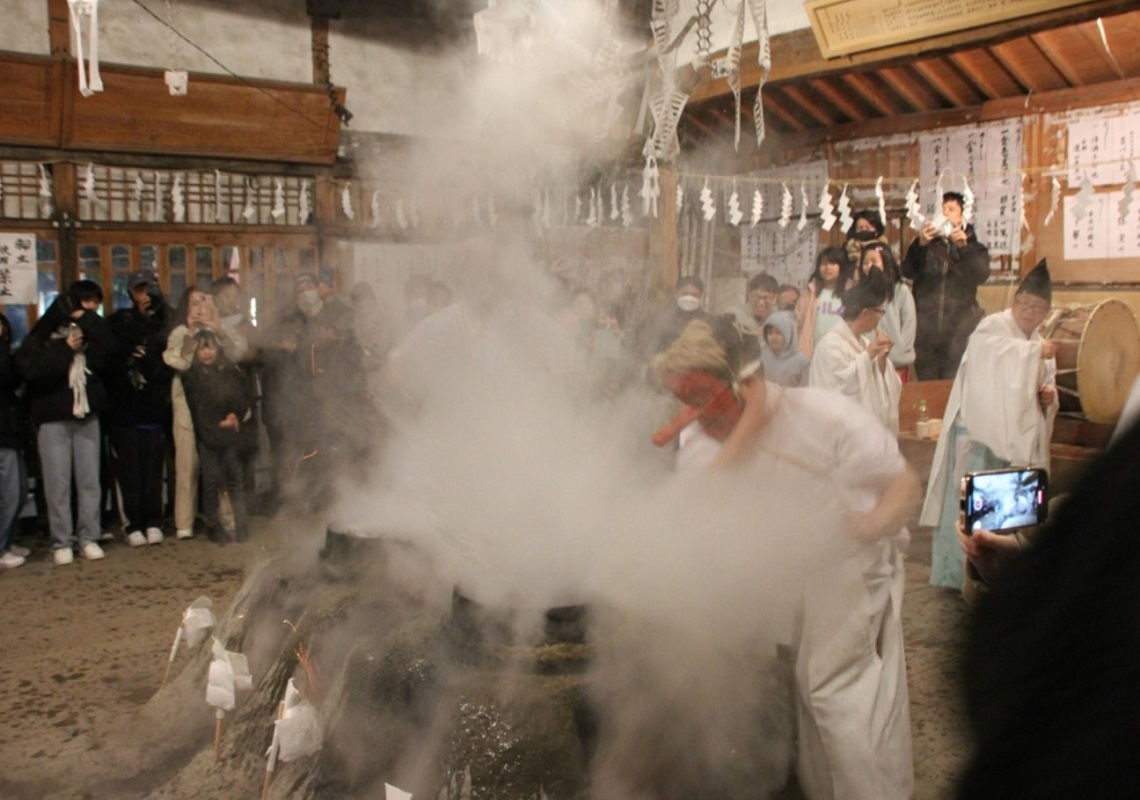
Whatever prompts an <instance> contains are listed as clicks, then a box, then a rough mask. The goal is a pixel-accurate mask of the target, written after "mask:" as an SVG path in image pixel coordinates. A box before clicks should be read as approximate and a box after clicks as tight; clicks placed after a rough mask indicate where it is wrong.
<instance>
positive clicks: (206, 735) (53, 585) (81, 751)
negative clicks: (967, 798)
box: [0, 518, 967, 800]
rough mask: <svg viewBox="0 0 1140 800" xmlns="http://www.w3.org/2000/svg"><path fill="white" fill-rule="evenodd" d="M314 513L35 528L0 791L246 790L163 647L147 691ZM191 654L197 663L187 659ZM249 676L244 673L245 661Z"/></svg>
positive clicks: (940, 734) (921, 792)
mask: <svg viewBox="0 0 1140 800" xmlns="http://www.w3.org/2000/svg"><path fill="white" fill-rule="evenodd" d="M322 530H323V529H322V527H321V523H320V521H319V520H315V519H295V518H289V519H288V520H287V521H283V520H281V519H279V520H275V521H269V520H265V519H254V521H253V535H252V538H251V540H250V541H249V542H246V543H242V544H231V545H228V546H226V547H218V546H216V545H214V544H211V543H210V542H208V541H206V540H205V539H203V538H195V539H192V540H188V541H174V540H173V539H172V538H168V539H167V540H166V542H164V543H163V544H161V545H156V546H149V547H145V548H137V549H132V548H129V547H127V546H125V545H124V544H122V543H118V542H112V543H109V544H107V545H106V548H105V549H106V551H107V557H106V559H104V560H102V561H97V562H87V561H84V560H82V559H81V558H77V560H76V561H75V563H74V564H72V565H70V566H67V567H56V566H54V565H53V564H52V561H51V553H50V551H49V549H48V543H47V540H46V538H44V537H35V538H33V537H28V536H25V537H24V538H22V539H20V540H19V543H21V544H24V545H25V546H29V547H31V548H32V549H33V553H32V556H31V557H30V558H29V560H28V564H26V565H25V566H23V567H20V568H18V569H14V570H8V571H5V572H0V630H2V631H3V642H4V650H5V658H4V659H3V661H2V662H0V697H2V698H3V699H4V701H3V702H4V708H5V711H6V712H7V713H6V714H5V724H4V725H3V726H2V727H0V798H4V800H25V798H26V799H27V800H32V799H33V798H35V799H36V800H39V799H40V798H58V799H59V800H65V799H66V800H75V799H76V798H96V797H98V798H138V797H151V798H164V800H190V799H191V798H199V797H215V796H232V797H246V796H248V797H256V796H257V795H258V789H259V788H260V776H259V775H256V774H254V775H251V776H249V781H248V783H247V784H246V785H242V786H237V785H229V786H228V789H229V790H230V791H227V792H225V793H223V794H217V790H216V788H214V787H211V788H210V789H208V790H207V789H206V785H207V784H209V783H210V781H209V780H208V778H209V777H210V772H211V770H212V769H213V758H212V753H211V739H212V735H211V733H212V726H211V723H210V718H211V717H210V710H209V709H208V708H207V707H206V706H205V703H204V690H203V687H201V686H198V685H197V684H196V682H195V681H194V678H195V676H196V674H200V673H201V672H202V670H201V669H200V668H199V669H197V670H195V669H187V666H188V665H190V664H191V659H192V658H198V659H201V658H203V657H204V653H200V654H198V655H197V656H192V655H191V654H189V653H188V652H187V651H186V650H185V648H183V649H181V650H180V651H179V653H178V656H177V660H176V662H175V668H174V670H173V671H172V679H171V682H170V684H169V685H168V686H167V687H166V688H165V689H163V690H162V691H161V692H160V691H159V687H160V684H161V683H162V680H163V673H164V671H165V667H166V663H167V657H168V654H169V651H170V646H171V643H172V640H173V637H174V634H175V631H176V630H177V628H178V625H179V623H180V621H181V618H182V613H183V611H184V610H185V609H186V607H187V606H188V605H189V604H190V602H191V601H193V600H194V599H195V598H197V597H198V596H199V595H205V596H207V597H209V598H210V599H211V600H212V601H213V603H214V606H215V611H216V613H217V614H218V615H219V617H221V615H222V613H223V612H224V611H225V610H226V609H227V608H228V607H229V606H230V605H231V603H232V602H233V600H234V598H235V596H237V595H238V593H239V590H240V589H241V587H242V585H243V582H244V580H245V577H246V576H247V575H248V574H249V573H250V571H251V570H253V569H255V568H257V566H258V565H259V564H262V563H265V562H266V561H267V559H269V558H271V557H273V556H280V555H282V554H287V556H288V557H289V558H310V557H314V556H315V553H316V551H317V550H318V549H319V547H320V546H321V544H322V542H323V535H322ZM928 553H929V535H928V534H923V533H920V534H919V535H918V536H917V537H916V540H915V543H914V548H913V550H912V554H911V561H910V566H909V568H908V582H907V599H906V602H905V603H904V611H905V627H906V638H907V651H908V672H909V674H910V692H911V708H912V724H913V729H914V742H915V751H914V761H915V768H916V791H915V797H916V798H930V799H931V800H933V799H934V798H943V797H948V796H951V795H952V793H953V788H952V787H953V781H954V778H955V775H956V774H957V772H958V770H959V769H960V766H961V763H962V760H963V758H964V757H965V755H966V750H967V739H966V735H965V732H964V726H963V724H962V714H961V704H960V700H959V698H958V694H957V690H956V688H955V687H956V684H955V669H956V664H957V659H956V654H957V648H958V647H959V640H960V630H961V628H962V625H963V624H964V621H965V614H964V611H963V609H962V608H961V600H960V599H959V598H958V597H957V596H956V595H954V594H953V593H950V592H945V591H943V590H936V589H932V588H931V587H929V586H928V585H926V579H927V576H928V575H929V567H927V566H926V562H927V559H928ZM198 666H199V667H201V664H199V665H198ZM255 678H256V676H255Z"/></svg>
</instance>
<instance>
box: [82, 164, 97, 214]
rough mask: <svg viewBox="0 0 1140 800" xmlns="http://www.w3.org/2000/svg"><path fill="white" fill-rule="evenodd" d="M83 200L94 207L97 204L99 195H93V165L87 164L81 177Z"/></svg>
mask: <svg viewBox="0 0 1140 800" xmlns="http://www.w3.org/2000/svg"><path fill="white" fill-rule="evenodd" d="M83 199H84V200H86V201H87V202H88V203H91V204H92V205H94V204H95V203H98V202H99V195H98V194H96V193H95V165H94V164H88V165H87V170H86V172H85V173H84V175H83Z"/></svg>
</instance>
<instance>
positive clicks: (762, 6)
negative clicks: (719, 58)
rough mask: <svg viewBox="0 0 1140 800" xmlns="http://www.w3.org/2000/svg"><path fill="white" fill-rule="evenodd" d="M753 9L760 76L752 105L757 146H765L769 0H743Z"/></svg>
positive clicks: (769, 44)
mask: <svg viewBox="0 0 1140 800" xmlns="http://www.w3.org/2000/svg"><path fill="white" fill-rule="evenodd" d="M741 2H747V3H748V6H749V8H751V9H752V23H753V25H754V26H755V27H756V44H757V50H758V55H757V64H759V66H760V75H759V76H758V78H757V81H756V100H755V101H753V103H752V116H753V118H754V119H755V122H756V146H757V147H759V146H760V145H762V144H764V136H765V135H766V132H767V131H766V129H765V125H764V102H763V95H764V83H765V81H767V80H768V74H769V73H770V72H771V71H772V44H771V42H770V41H769V38H768V0H741Z"/></svg>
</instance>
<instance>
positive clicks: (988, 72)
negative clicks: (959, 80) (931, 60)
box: [950, 50, 1020, 100]
mask: <svg viewBox="0 0 1140 800" xmlns="http://www.w3.org/2000/svg"><path fill="white" fill-rule="evenodd" d="M950 61H951V62H953V64H954V66H955V67H957V68H958V71H959V72H961V73H962V75H964V76H966V78H967V79H968V80H969V81H970V82H971V83H973V84H974V86H975V87H976V88H977V90H978V92H979V93H981V95H982V96H983V97H985V99H986V100H996V99H997V98H999V97H1009V96H1010V95H1011V94H1018V93H1019V91H1020V87H1019V86H1018V85H1017V82H1016V81H1015V80H1014V79H1013V78H1012V77H1011V76H1010V74H1009V73H1008V72H1007V71H1006V69H1005V67H1003V66H1002V65H1001V62H999V61H998V60H997V59H995V58H993V57H992V56H991V55H990V54H989V51H988V50H971V51H969V52H963V53H953V54H951V56H950Z"/></svg>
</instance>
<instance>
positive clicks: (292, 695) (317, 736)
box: [265, 678, 321, 773]
mask: <svg viewBox="0 0 1140 800" xmlns="http://www.w3.org/2000/svg"><path fill="white" fill-rule="evenodd" d="M282 706H283V711H282V713H281V717H280V718H279V719H277V720H276V721H274V723H273V740H272V741H271V742H270V744H269V750H268V751H266V754H265V755H266V759H267V761H266V765H265V771H266V772H269V773H272V772H273V771H274V769H275V768H276V767H277V762H278V761H284V762H286V763H288V762H290V761H296V760H297V759H298V758H304V757H305V756H307V755H312V754H313V753H315V752H317V751H318V750H320V749H321V725H320V721H319V719H318V718H317V710H316V709H315V708H313V705H312V703H310V702H309V701H308V700H305V699H304V698H302V697H301V692H300V691H299V690H298V689H297V685H296V683H294V682H293V679H292V678H290V679H289V683H288V684H287V685H286V686H285V699H284V701H283V702H282Z"/></svg>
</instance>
